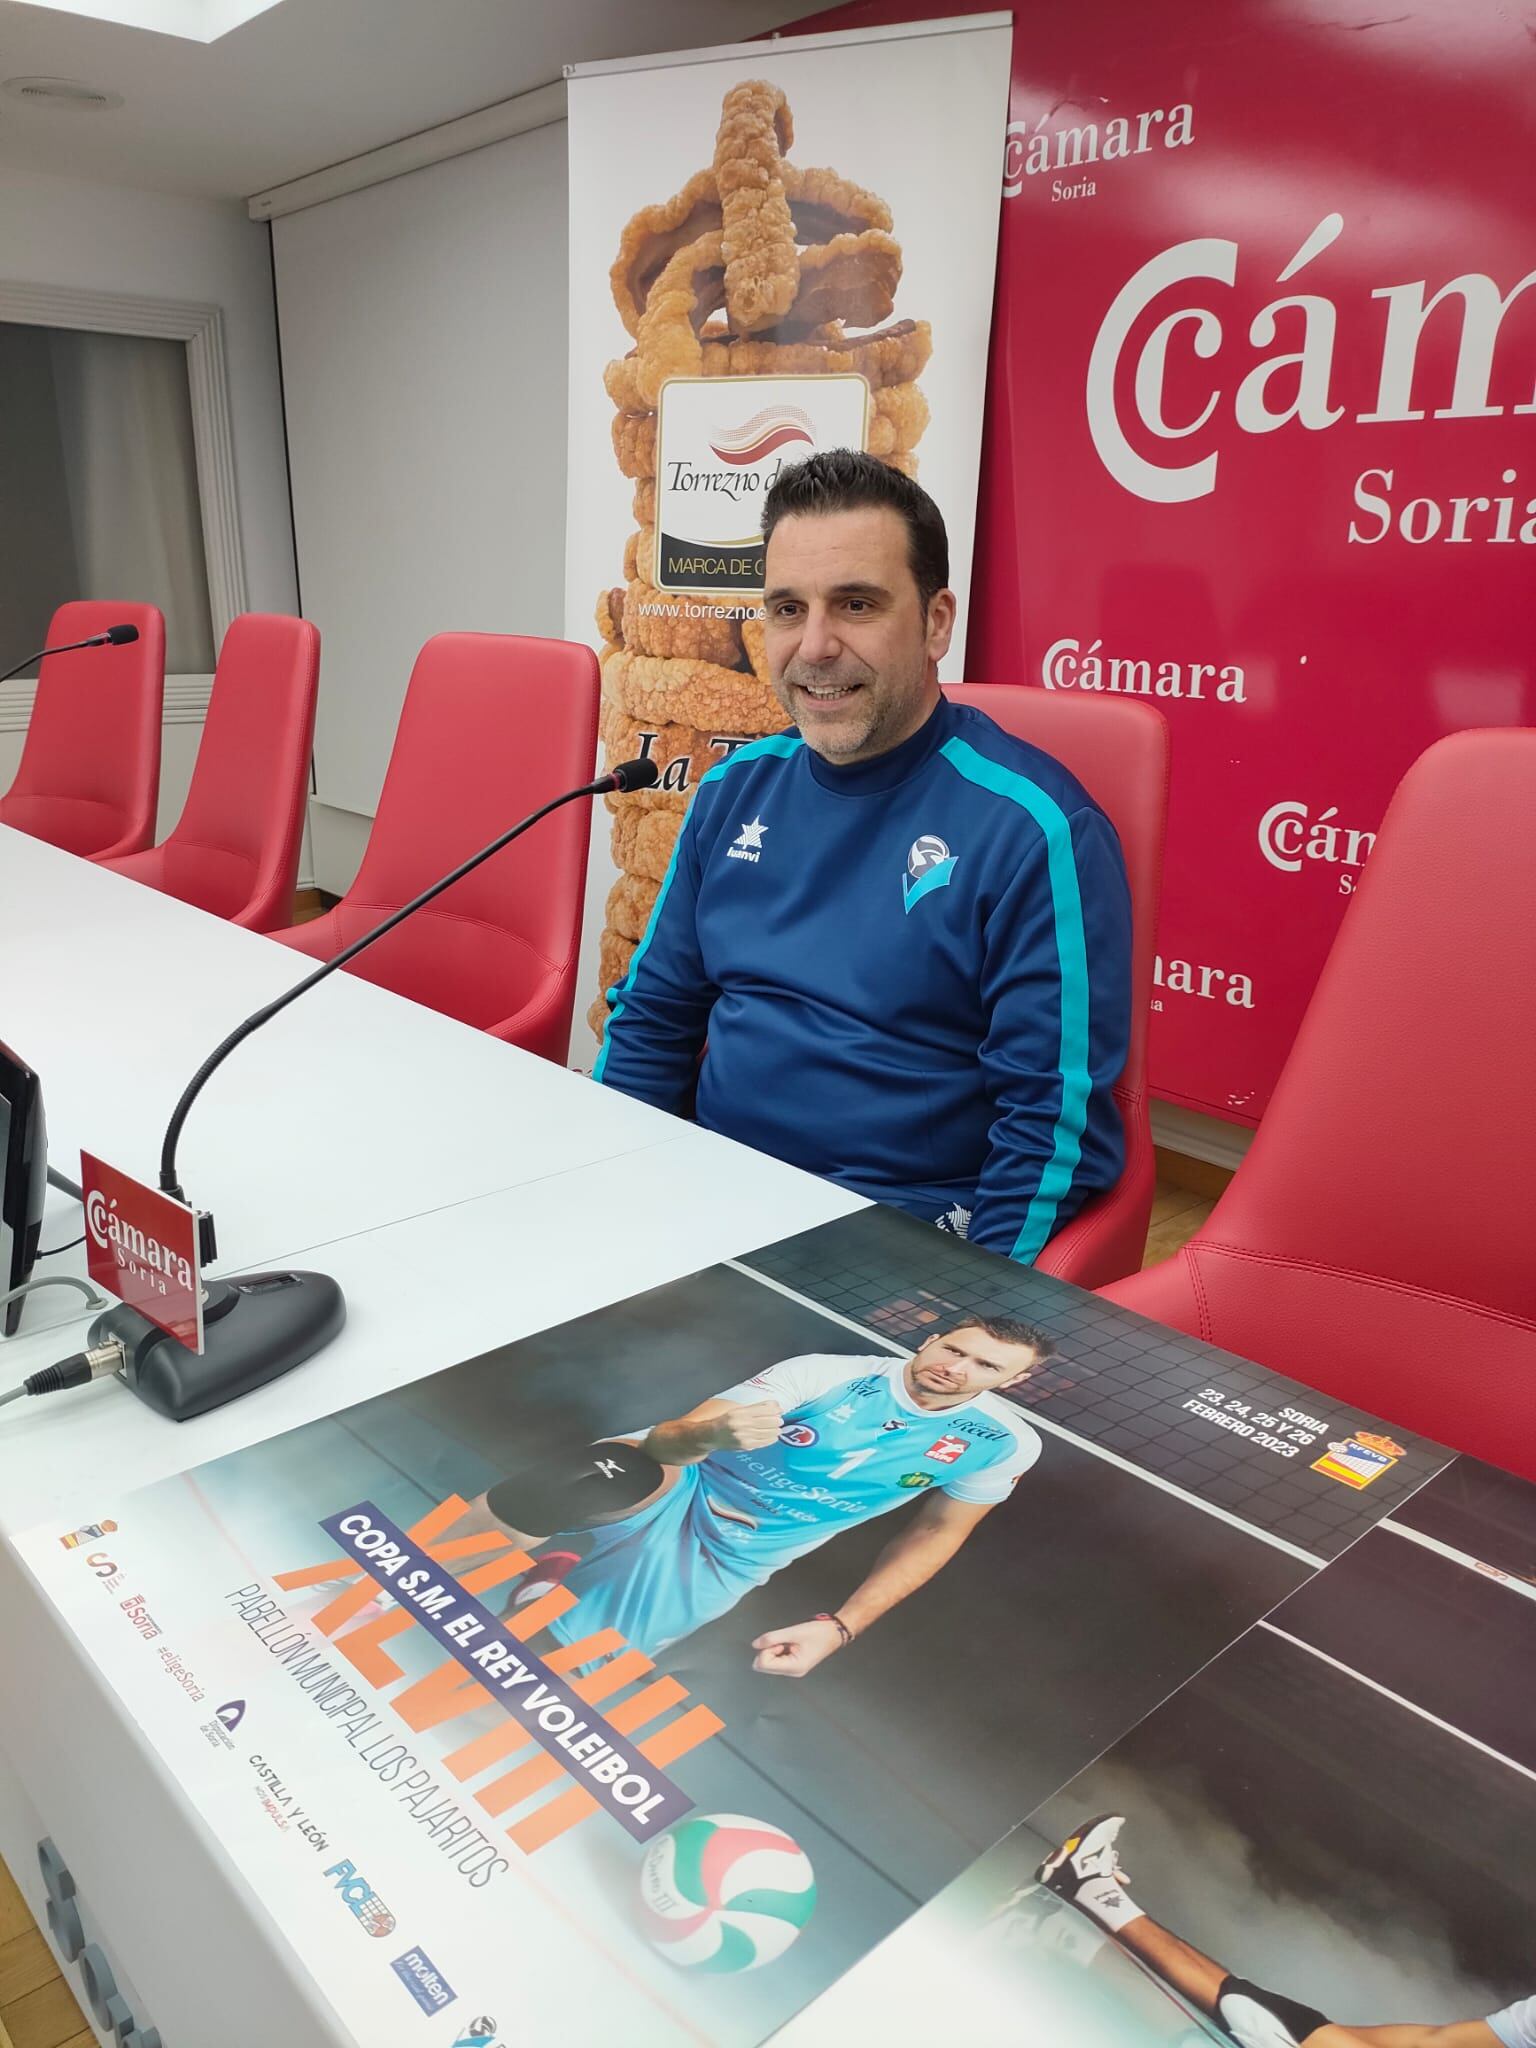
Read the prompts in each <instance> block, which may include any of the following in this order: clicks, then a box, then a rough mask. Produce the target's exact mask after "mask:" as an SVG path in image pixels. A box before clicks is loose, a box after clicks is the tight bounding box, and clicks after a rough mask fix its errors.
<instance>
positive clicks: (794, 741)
mask: <svg viewBox="0 0 1536 2048" xmlns="http://www.w3.org/2000/svg"><path fill="white" fill-rule="evenodd" d="M804 745H805V741H804V740H802V739H799V738H797V737H792V736H791V735H790V734H789V733H784V732H775V733H770V734H769V735H768V737H767V738H766V739H761V740H751V741H749V742H748V744H747V745H746V746H744V747H738V748H737V749H736V751H735V753H734V754H728V755H727V756H726V758H725V759H724V760H723V761H717V762H716V763H715V765H714V767H713V768H710V769H708V770H707V771H706V772H705V773H704V774H703V775H701V776H700V777H699V789H702V788H703V787H704V785H705V783H706V782H718V781H719V780H720V778H721V776H723V775H729V773H730V772H731V770H732V769H733V768H735V767H737V766H738V765H739V764H740V763H741V762H742V761H761V760H764V759H765V758H767V757H768V756H770V755H774V754H778V755H782V756H784V757H786V758H787V757H788V756H789V755H790V754H793V753H794V752H795V751H796V750H797V749H798V748H800V747H803V746H804ZM694 795H695V796H697V795H698V790H695V791H694ZM692 815H693V814H692V810H691V809H690V811H689V817H691V816H692ZM687 829H688V819H686V818H685V819H684V820H683V827H682V831H679V833H678V835H677V838H676V839H675V841H674V842H673V845H672V858H671V859H670V860H669V861H668V862H667V872H666V874H665V875H664V876H663V877H662V883H661V887H660V889H659V890H658V891H657V894H656V901H655V903H654V904H653V905H652V906H651V915H650V919H649V921H648V922H647V924H646V927H645V936H644V937H643V938H642V939H641V941H640V943H639V945H638V946H636V948H635V951H634V956H633V958H632V959H631V960H630V963H629V972H628V974H626V975H625V977H624V979H623V981H622V982H620V984H619V986H618V988H617V989H609V991H608V998H609V1001H610V1002H611V1003H612V1004H613V1007H612V1009H610V1011H609V1012H608V1021H607V1023H606V1024H604V1026H603V1042H602V1045H601V1046H600V1048H599V1049H598V1055H597V1059H596V1061H595V1062H594V1064H593V1068H592V1078H593V1080H594V1081H601V1080H602V1078H603V1070H604V1069H605V1068H606V1066H607V1065H608V1048H609V1046H610V1045H611V1043H612V1041H613V1027H614V1025H615V1024H617V1023H618V1021H619V1019H620V1018H621V1017H622V1016H623V1014H624V998H625V996H627V995H628V994H629V992H630V990H631V989H632V988H633V987H634V985H635V976H636V975H637V974H638V973H639V971H640V963H641V961H642V960H643V959H644V958H645V956H646V954H647V953H648V952H649V951H650V945H651V940H652V939H653V938H654V937H655V935H656V926H657V924H658V922H659V920H660V918H661V913H662V910H663V908H664V906H665V904H666V900H667V894H668V891H669V890H670V889H671V887H672V877H673V876H674V875H675V874H676V873H677V861H678V856H679V854H680V853H681V852H682V850H683V832H685V831H686V830H687Z"/></svg>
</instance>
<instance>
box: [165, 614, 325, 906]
mask: <svg viewBox="0 0 1536 2048" xmlns="http://www.w3.org/2000/svg"><path fill="white" fill-rule="evenodd" d="M319 685H320V634H319V631H318V629H317V628H316V627H314V626H312V625H311V624H310V622H309V621H308V620H307V619H294V618H288V617H285V616H282V615H280V614H276V613H271V612H246V613H244V614H243V615H242V616H241V617H240V618H238V619H235V620H234V621H233V622H232V623H231V625H230V628H229V631H228V632H227V633H226V634H225V635H224V645H223V646H222V647H221V648H220V650H219V666H218V671H217V673H216V674H215V676H214V679H213V693H212V695H211V696H210V698H209V700H208V717H207V721H206V723H205V724H204V726H203V737H202V739H201V741H200V742H199V744H198V749H197V763H196V766H195V767H194V768H193V770H192V782H191V786H190V788H189V789H188V791H187V801H186V805H185V807H184V809H183V810H182V814H181V816H180V818H179V819H178V820H177V823H176V829H175V830H174V831H173V832H172V833H171V835H170V837H169V838H168V839H167V840H166V841H165V843H164V845H163V846H161V847H158V848H157V849H156V853H157V855H158V866H159V868H160V871H161V872H160V876H159V878H158V879H159V885H160V886H161V887H163V888H165V889H167V890H169V892H170V893H171V894H172V895H173V896H180V897H182V898H183V899H184V900H186V901H187V902H191V903H198V904H201V905H202V907H203V908H204V909H205V910H211V911H214V912H215V913H216V914H217V915H218V916H220V917H227V918H231V919H233V920H234V921H235V922H236V923H239V924H242V925H245V926H247V927H249V929H251V930H252V931H267V930H270V929H271V927H272V926H274V925H285V924H288V923H289V922H290V921H291V920H292V917H293V894H294V888H295V886H296V884H297V881H298V873H299V844H300V841H301V839H302V838H303V834H304V806H305V798H306V796H307V794H308V790H309V756H310V748H311V745H312V743H313V740H314V731H315V697H316V694H317V692H318V689H319ZM129 871H130V872H133V870H132V869H130V870H129ZM146 879H147V877H146Z"/></svg>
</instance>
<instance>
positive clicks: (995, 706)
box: [945, 683, 1168, 1287]
mask: <svg viewBox="0 0 1536 2048" xmlns="http://www.w3.org/2000/svg"><path fill="white" fill-rule="evenodd" d="M945 695H946V696H948V697H951V698H953V699H954V701H955V702H956V703H957V704H973V705H975V707H976V708H977V710H978V711H985V712H986V713H987V715H988V717H989V718H995V719H996V720H997V722H998V724H999V725H1000V726H1002V727H1003V729H1004V731H1006V732H1011V733H1012V734H1013V735H1014V736H1015V738H1017V739H1021V740H1027V741H1028V742H1029V744H1030V745H1031V746H1035V747H1039V748H1040V749H1041V750H1042V752H1044V753H1047V754H1052V755H1054V756H1055V758H1056V759H1057V760H1058V761H1060V762H1061V764H1062V766H1063V767H1064V768H1068V769H1070V770H1071V772H1072V773H1073V774H1074V775H1075V776H1076V777H1077V779H1078V781H1079V782H1080V783H1082V785H1083V787H1084V788H1085V789H1086V790H1087V791H1088V794H1089V795H1090V796H1091V797H1092V798H1093V799H1094V801H1095V802H1096V803H1097V804H1098V805H1099V806H1100V808H1101V809H1102V810H1103V811H1104V813H1105V814H1106V816H1107V817H1108V818H1109V821H1110V823H1111V824H1112V825H1113V826H1114V828H1115V830H1116V831H1117V832H1118V833H1119V835H1120V846H1121V850H1122V852H1123V853H1124V855H1125V867H1126V874H1127V877H1128V879H1129V881H1130V885H1131V928H1132V956H1131V1040H1130V1048H1129V1051H1128V1052H1127V1054H1126V1061H1125V1072H1124V1073H1123V1074H1122V1075H1121V1077H1120V1080H1119V1082H1118V1083H1117V1085H1116V1087H1115V1101H1116V1103H1117V1104H1118V1105H1119V1109H1120V1124H1121V1128H1122V1130H1123V1131H1124V1133H1125V1166H1124V1168H1123V1170H1122V1172H1121V1175H1120V1178H1119V1179H1118V1180H1117V1181H1116V1182H1115V1185H1114V1186H1113V1187H1112V1188H1106V1189H1105V1190H1104V1191H1103V1193H1102V1194H1097V1195H1093V1196H1091V1197H1090V1198H1089V1199H1088V1201H1086V1202H1085V1203H1084V1204H1083V1206H1082V1208H1081V1209H1079V1210H1078V1212H1077V1214H1076V1215H1075V1216H1074V1217H1072V1219H1071V1220H1070V1221H1069V1222H1068V1223H1066V1224H1064V1225H1063V1226H1062V1228H1061V1229H1060V1230H1058V1231H1057V1233H1056V1235H1055V1236H1054V1237H1053V1238H1052V1239H1051V1241H1050V1243H1049V1244H1048V1245H1047V1246H1046V1247H1045V1249H1044V1250H1043V1251H1042V1252H1041V1254H1040V1256H1039V1257H1038V1258H1037V1259H1036V1260H1035V1265H1036V1267H1037V1268H1038V1270H1039V1271H1040V1272H1042V1273H1054V1274H1056V1275H1057V1276H1058V1278H1060V1279H1062V1280H1070V1281H1072V1282H1073V1283H1074V1284H1075V1285H1076V1286H1078V1287H1101V1286H1103V1284H1104V1283H1105V1282H1106V1281H1109V1280H1118V1279H1119V1278H1120V1276H1121V1275H1122V1274H1123V1273H1134V1272H1135V1271H1136V1269H1137V1267H1138V1266H1139V1265H1140V1264H1141V1260H1142V1254H1143V1253H1144V1252H1145V1250H1146V1245H1147V1225H1148V1223H1149V1222H1150V1220H1151V1216H1152V1196H1153V1190H1154V1187H1155V1184H1156V1181H1157V1161H1156V1156H1155V1154H1154V1152H1153V1149H1152V1125H1151V1120H1150V1115H1149V1108H1148V1098H1147V1024H1148V1019H1149V1017H1150V1015H1151V1009H1152V963H1153V960H1154V957H1155V955H1156V952H1157V905H1158V897H1159V894H1160V893H1161V889H1162V876H1163V834H1164V827H1165V824H1166V821H1167V816H1168V726H1167V723H1166V721H1165V720H1164V718H1163V715H1162V713H1161V712H1160V711H1158V710H1157V709H1156V707H1155V706H1153V705H1151V704H1143V703H1141V702H1139V701H1138V700H1137V699H1135V698H1132V697H1079V696H1077V695H1075V694H1071V695H1068V694H1065V693H1062V692H1058V691H1055V690H1042V689H1037V688H1034V687H1032V686H1029V685H1025V684H1020V683H965V684H953V685H950V686H949V687H948V688H947V689H946V691H945Z"/></svg>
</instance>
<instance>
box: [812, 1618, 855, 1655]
mask: <svg viewBox="0 0 1536 2048" xmlns="http://www.w3.org/2000/svg"><path fill="white" fill-rule="evenodd" d="M816 1619H817V1620H818V1621H830V1622H831V1624H832V1626H833V1627H834V1628H835V1629H836V1630H837V1632H838V1634H839V1635H840V1636H841V1637H842V1639H843V1647H844V1648H846V1647H847V1645H848V1644H849V1643H851V1642H852V1641H853V1630H852V1629H851V1628H850V1627H849V1626H848V1624H847V1622H846V1621H844V1619H843V1617H842V1616H841V1615H840V1614H818V1615H817V1617H816Z"/></svg>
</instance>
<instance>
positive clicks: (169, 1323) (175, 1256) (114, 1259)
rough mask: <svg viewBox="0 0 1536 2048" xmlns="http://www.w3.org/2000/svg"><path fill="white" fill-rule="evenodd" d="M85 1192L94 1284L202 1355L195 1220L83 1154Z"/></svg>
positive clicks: (186, 1210)
mask: <svg viewBox="0 0 1536 2048" xmlns="http://www.w3.org/2000/svg"><path fill="white" fill-rule="evenodd" d="M80 1190H81V1193H82V1195H83V1196H84V1198H85V1263H86V1270H87V1271H88V1272H89V1274H90V1276H91V1278H92V1279H93V1280H94V1281H95V1282H96V1285H97V1286H98V1287H104V1288H105V1289H106V1290H107V1292H108V1293H109V1294H115V1295H117V1296H118V1297H119V1299H120V1300H122V1301H126V1302H127V1304H128V1306H129V1307H130V1308H136V1309H137V1310H138V1312H139V1314H140V1315H141V1316H146V1317H147V1318H148V1319H149V1321H150V1322H152V1323H157V1324H158V1325H159V1327H160V1328H161V1329H162V1330H168V1331H169V1332H170V1334H171V1335H172V1336H173V1337H176V1338H179V1339H180V1341H181V1342H182V1343H183V1344H185V1345H186V1347H187V1349H188V1350H189V1351H197V1352H201V1350H202V1348H203V1286H202V1277H201V1275H200V1274H199V1272H198V1259H197V1217H196V1214H195V1213H194V1212H193V1211H192V1210H191V1209H189V1208H188V1207H187V1206H186V1204H185V1203H184V1202H173V1201H172V1200H171V1198H170V1196H169V1195H162V1194H160V1193H159V1192H158V1190H156V1189H155V1188H149V1187H145V1186H144V1184H143V1183H142V1182H141V1181H136V1180H134V1179H133V1177H132V1176H131V1175H130V1174H126V1173H119V1171H118V1170H117V1168H116V1167H115V1166H108V1165H107V1164H106V1163H105V1162H104V1161H103V1160H100V1159H93V1158H92V1157H91V1155H90V1153H89V1152H82V1153H81V1154H80Z"/></svg>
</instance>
